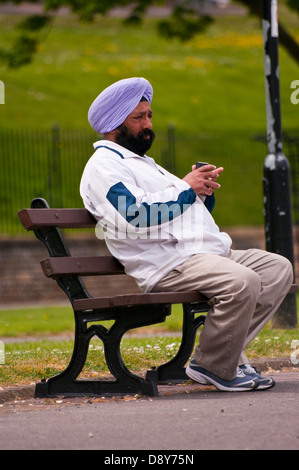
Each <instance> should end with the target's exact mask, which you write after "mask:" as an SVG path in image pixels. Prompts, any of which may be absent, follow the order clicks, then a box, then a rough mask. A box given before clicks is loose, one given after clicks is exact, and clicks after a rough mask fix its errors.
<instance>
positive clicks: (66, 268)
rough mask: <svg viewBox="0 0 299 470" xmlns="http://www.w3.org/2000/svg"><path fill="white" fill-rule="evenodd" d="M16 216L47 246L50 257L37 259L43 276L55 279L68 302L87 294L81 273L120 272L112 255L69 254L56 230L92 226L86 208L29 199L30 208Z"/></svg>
mask: <svg viewBox="0 0 299 470" xmlns="http://www.w3.org/2000/svg"><path fill="white" fill-rule="evenodd" d="M18 216H19V218H20V221H21V223H22V225H23V227H24V228H25V229H26V230H33V232H34V233H35V235H36V237H37V238H38V239H39V240H41V241H42V242H43V243H44V244H45V245H46V247H47V250H48V253H49V255H50V258H46V259H44V260H42V261H41V265H42V268H43V271H44V273H45V275H46V276H47V277H51V278H53V279H56V281H57V283H58V284H59V286H60V287H61V288H62V289H63V291H64V292H65V293H66V294H67V296H68V297H69V299H70V300H71V302H73V301H74V300H76V299H78V298H80V299H82V298H89V297H91V296H90V294H89V293H88V291H87V289H86V287H85V285H84V283H83V281H82V279H81V276H95V275H104V274H105V275H107V274H108V275H115V274H124V268H123V266H122V265H121V264H120V263H119V262H118V261H117V260H116V259H115V258H114V257H113V256H96V257H91V256H83V257H82V256H72V255H71V253H70V251H69V249H68V247H67V246H66V243H65V241H64V239H63V236H62V233H61V230H60V229H65V228H69V229H71V228H90V227H95V225H96V223H97V221H96V220H95V218H94V217H93V216H92V215H91V214H90V213H89V212H88V211H87V209H51V208H50V207H49V205H48V203H47V201H46V200H45V199H43V198H36V199H33V201H32V203H31V208H30V209H23V210H21V211H20V212H18Z"/></svg>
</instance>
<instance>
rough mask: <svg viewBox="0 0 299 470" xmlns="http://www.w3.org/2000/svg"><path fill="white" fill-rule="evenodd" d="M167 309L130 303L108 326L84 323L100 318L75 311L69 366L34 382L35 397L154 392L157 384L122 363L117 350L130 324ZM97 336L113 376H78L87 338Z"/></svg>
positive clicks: (152, 319) (160, 317)
mask: <svg viewBox="0 0 299 470" xmlns="http://www.w3.org/2000/svg"><path fill="white" fill-rule="evenodd" d="M166 314H169V313H167V309H165V307H164V306H162V305H159V306H154V307H152V306H151V307H148V306H144V307H143V308H142V312H141V311H140V307H139V308H137V307H132V308H131V313H130V312H128V311H127V312H126V315H125V316H124V315H123V312H122V311H120V312H119V313H115V315H114V318H113V319H115V323H114V325H113V326H112V327H111V328H110V329H109V330H107V329H106V328H104V327H103V326H102V325H99V324H97V325H96V324H94V325H91V326H90V327H89V328H88V327H87V323H88V321H100V320H99V318H98V317H97V313H96V312H95V314H94V316H93V318H92V319H91V318H89V317H88V314H86V315H85V314H84V312H75V321H76V329H75V332H76V334H75V342H74V351H73V355H72V358H71V361H70V364H69V366H68V367H67V368H66V369H65V371H63V372H62V373H60V374H59V375H56V376H54V377H51V378H49V379H48V380H47V381H42V382H40V383H38V384H37V385H36V390H35V396H36V397H54V396H59V395H61V396H99V395H100V396H102V395H105V394H114V395H119V394H145V395H149V396H157V395H158V389H157V384H156V382H154V381H153V380H151V379H148V378H147V377H146V378H145V379H144V378H142V377H139V376H137V375H134V374H132V373H131V372H130V371H129V370H128V369H127V368H126V366H125V364H124V362H123V360H122V357H121V352H120V344H121V340H122V337H123V335H124V333H125V332H126V331H127V330H130V329H132V328H137V327H139V326H147V325H150V324H152V323H157V322H161V321H164V320H165V315H166ZM95 335H96V336H97V337H98V338H99V339H100V340H101V341H102V342H103V345H104V351H105V358H106V363H107V366H108V368H109V370H110V372H111V373H112V374H113V376H114V377H115V380H105V379H103V380H81V379H79V380H77V377H78V376H79V374H80V372H81V371H82V369H83V367H84V364H85V362H86V358H87V354H88V348H89V343H90V340H91V338H92V337H93V336H95Z"/></svg>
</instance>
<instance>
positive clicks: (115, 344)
mask: <svg viewBox="0 0 299 470" xmlns="http://www.w3.org/2000/svg"><path fill="white" fill-rule="evenodd" d="M18 215H19V218H20V220H21V222H22V225H23V227H24V228H25V229H26V230H33V232H34V233H35V235H36V237H37V238H38V239H39V240H41V241H42V242H43V243H44V244H45V245H46V247H47V249H48V253H49V255H50V257H48V258H46V259H44V260H42V261H41V265H42V268H43V271H44V274H45V275H46V276H47V277H49V278H52V279H55V280H56V281H57V284H58V285H59V287H60V288H61V289H62V290H63V291H64V292H65V294H66V295H67V297H68V298H69V300H70V302H71V304H72V307H73V310H74V318H75V337H74V349H73V355H72V358H71V360H70V363H69V365H68V367H67V368H66V369H65V370H64V371H63V372H62V373H60V374H59V375H56V376H54V377H51V378H49V379H48V380H42V381H41V382H40V383H37V384H36V389H35V396H36V397H53V396H59V395H61V396H103V395H105V394H137V393H141V394H146V395H149V396H157V395H158V388H157V385H158V384H159V383H165V382H167V383H169V382H181V381H184V380H187V379H188V377H187V376H186V374H185V364H186V362H187V361H188V359H189V358H190V355H191V354H192V351H193V348H194V342H195V337H196V331H197V329H198V327H199V326H200V325H202V324H203V323H204V319H205V315H199V316H195V315H196V314H197V313H204V312H207V311H208V308H209V307H208V304H207V299H206V298H205V297H204V296H202V295H201V294H199V293H197V292H163V293H132V294H124V295H117V294H116V295H113V296H109V297H92V296H91V295H90V294H89V293H88V291H87V289H86V286H85V285H84V282H83V280H82V276H101V275H118V274H124V268H123V266H122V265H121V264H120V263H119V262H118V261H117V260H116V259H115V258H113V257H112V256H94V257H90V256H86V257H82V256H80V257H78V256H71V253H70V251H69V249H68V247H67V246H66V243H65V240H64V239H63V236H62V233H61V230H60V229H68V228H70V229H71V228H88V227H92V228H94V227H95V225H96V220H95V219H94V218H93V216H92V215H91V214H90V213H89V212H88V211H87V210H86V209H51V208H49V206H48V204H47V202H46V201H45V200H44V199H42V198H36V199H33V201H32V203H31V209H23V210H21V211H20V212H19V213H18ZM178 303H179V304H183V324H182V340H181V345H180V348H179V350H178V352H177V354H176V355H175V357H173V359H172V360H170V361H169V362H167V363H165V364H162V365H160V366H159V367H157V368H152V370H149V371H148V372H147V374H146V377H145V378H142V377H139V376H137V375H135V374H133V373H132V372H130V371H129V370H128V369H127V368H126V366H125V364H124V362H123V360H122V357H121V350H120V344H121V340H122V337H123V335H124V333H125V332H126V331H128V330H131V329H134V328H138V327H141V326H147V325H152V324H156V323H161V322H164V321H165V319H166V317H167V316H168V315H170V314H171V305H172V304H178ZM106 320H114V321H115V322H114V324H113V325H112V326H111V327H110V328H109V329H107V328H106V327H104V326H103V325H101V324H100V322H103V321H106ZM95 322H98V323H97V324H95ZM89 323H92V324H91V325H89ZM93 336H97V337H98V338H99V339H100V340H101V341H102V342H103V345H104V351H105V358H106V363H107V366H108V368H109V370H110V372H111V373H112V375H113V376H114V378H115V380H109V381H108V380H103V379H97V380H83V379H79V378H78V377H79V374H80V372H81V371H82V369H83V367H84V364H85V362H86V358H87V354H88V348H89V343H90V340H91V338H92V337H93Z"/></svg>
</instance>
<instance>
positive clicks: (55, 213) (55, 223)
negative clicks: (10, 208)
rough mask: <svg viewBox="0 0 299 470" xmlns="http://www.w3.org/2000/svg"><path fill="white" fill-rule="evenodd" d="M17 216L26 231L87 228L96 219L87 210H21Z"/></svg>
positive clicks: (94, 222)
mask: <svg viewBox="0 0 299 470" xmlns="http://www.w3.org/2000/svg"><path fill="white" fill-rule="evenodd" d="M18 216H19V218H20V221H21V223H22V225H23V227H24V228H25V229H26V230H33V229H39V228H46V227H60V228H89V227H94V226H95V225H96V223H97V221H96V219H95V218H94V217H93V216H92V215H91V214H90V212H88V210H87V209H23V210H21V211H20V212H18Z"/></svg>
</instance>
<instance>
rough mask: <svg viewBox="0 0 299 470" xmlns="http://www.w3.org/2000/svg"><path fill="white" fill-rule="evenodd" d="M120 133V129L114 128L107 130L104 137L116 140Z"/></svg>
mask: <svg viewBox="0 0 299 470" xmlns="http://www.w3.org/2000/svg"><path fill="white" fill-rule="evenodd" d="M118 134H119V130H118V129H114V130H113V131H110V132H107V133H106V134H104V137H105V139H106V140H111V141H112V142H115V139H116V136H117V135H118Z"/></svg>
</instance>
